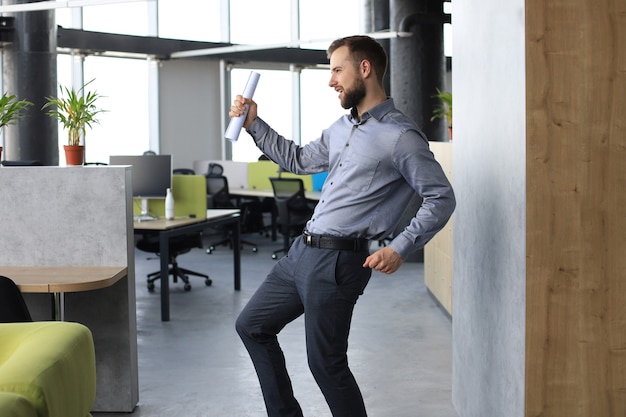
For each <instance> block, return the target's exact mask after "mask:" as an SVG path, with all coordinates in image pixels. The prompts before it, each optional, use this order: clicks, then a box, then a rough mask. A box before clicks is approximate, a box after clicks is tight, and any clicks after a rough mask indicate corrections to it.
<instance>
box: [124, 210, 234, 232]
mask: <svg viewBox="0 0 626 417" xmlns="http://www.w3.org/2000/svg"><path fill="white" fill-rule="evenodd" d="M233 214H239V209H209V210H207V216H206V218H205V219H203V218H199V217H195V218H191V217H176V218H174V220H166V219H165V218H163V217H160V218H159V219H158V220H148V221H142V222H134V223H133V227H134V228H135V229H137V230H168V229H174V228H176V227H181V226H186V225H188V224H194V223H200V222H204V221H207V220H213V219H219V218H220V217H226V216H231V215H233Z"/></svg>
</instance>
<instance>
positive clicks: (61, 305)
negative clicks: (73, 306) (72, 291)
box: [54, 292, 65, 321]
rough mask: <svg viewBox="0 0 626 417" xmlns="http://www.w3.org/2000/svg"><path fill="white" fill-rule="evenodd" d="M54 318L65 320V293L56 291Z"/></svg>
mask: <svg viewBox="0 0 626 417" xmlns="http://www.w3.org/2000/svg"><path fill="white" fill-rule="evenodd" d="M54 319H55V320H57V321H65V293H62V292H55V293H54Z"/></svg>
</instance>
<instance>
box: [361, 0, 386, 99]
mask: <svg viewBox="0 0 626 417" xmlns="http://www.w3.org/2000/svg"><path fill="white" fill-rule="evenodd" d="M364 3H365V13H363V15H364V22H363V23H364V24H363V26H364V28H365V33H370V32H383V31H387V30H389V0H364ZM378 42H379V43H380V44H381V45H382V47H383V49H384V50H385V52H386V53H387V56H389V55H390V53H391V50H390V45H389V39H379V40H378ZM390 65H391V62H389V63H388V68H387V73H386V74H385V78H384V79H383V86H384V87H385V91H386V92H387V94H391V81H390V80H391V76H390V74H391V67H390Z"/></svg>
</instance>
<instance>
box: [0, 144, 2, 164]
mask: <svg viewBox="0 0 626 417" xmlns="http://www.w3.org/2000/svg"><path fill="white" fill-rule="evenodd" d="M0 161H2V146H0Z"/></svg>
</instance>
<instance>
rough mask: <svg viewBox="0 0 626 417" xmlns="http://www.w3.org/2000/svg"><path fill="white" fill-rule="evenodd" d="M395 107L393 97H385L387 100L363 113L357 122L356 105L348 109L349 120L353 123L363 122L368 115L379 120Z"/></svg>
mask: <svg viewBox="0 0 626 417" xmlns="http://www.w3.org/2000/svg"><path fill="white" fill-rule="evenodd" d="M395 108H396V106H395V105H394V103H393V98H391V97H387V100H385V101H383V102H382V103H380V104H378V105H376V106H374V107H372V108H371V109H369V110H368V111H366V112H365V113H363V115H362V116H361V120H360V121H359V122H357V113H356V107H353V108H352V109H351V110H350V120H351V121H352V122H353V123H365V122H366V121H367V119H369V118H370V117H373V118H374V119H376V120H381V119H382V118H383V117H384V116H385V115H386V114H387V113H389V112H390V111H392V110H394V109H395Z"/></svg>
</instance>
